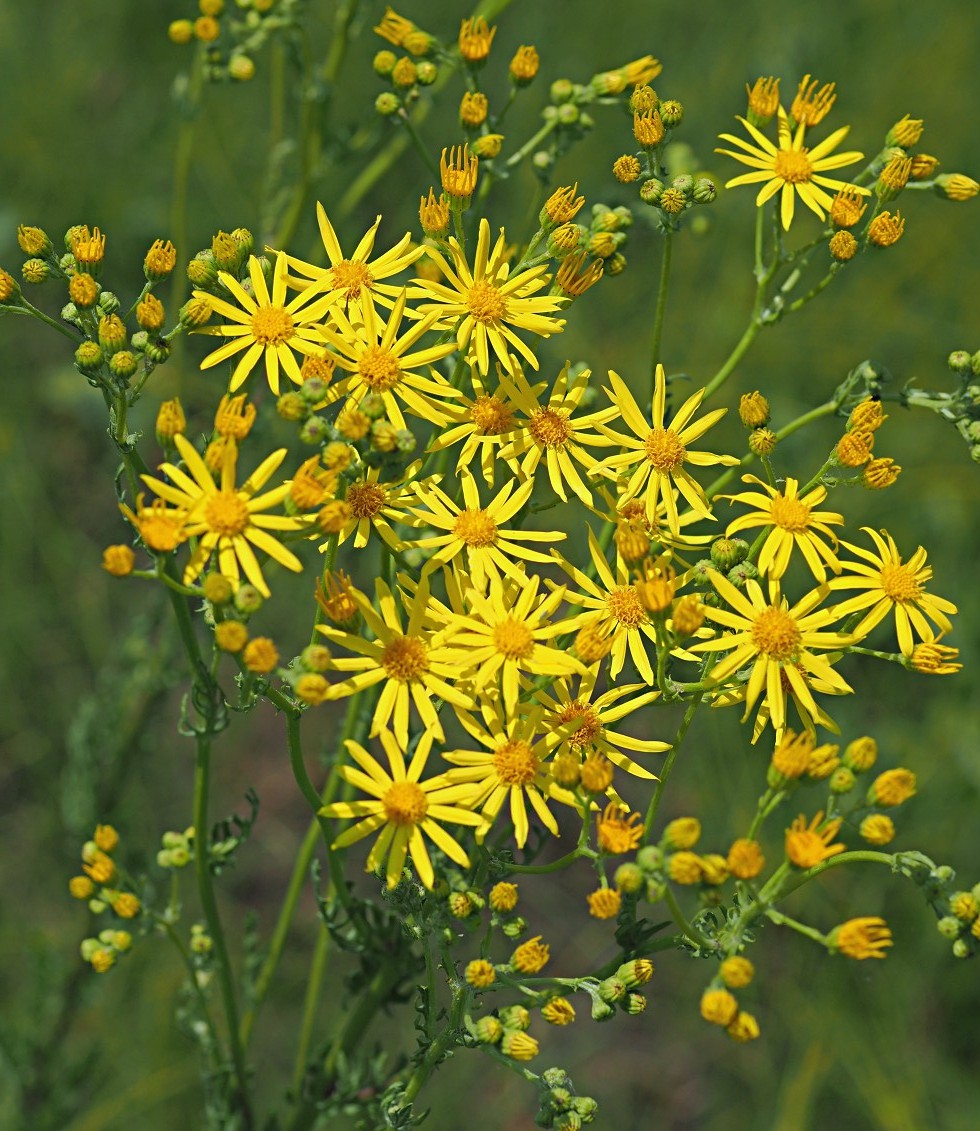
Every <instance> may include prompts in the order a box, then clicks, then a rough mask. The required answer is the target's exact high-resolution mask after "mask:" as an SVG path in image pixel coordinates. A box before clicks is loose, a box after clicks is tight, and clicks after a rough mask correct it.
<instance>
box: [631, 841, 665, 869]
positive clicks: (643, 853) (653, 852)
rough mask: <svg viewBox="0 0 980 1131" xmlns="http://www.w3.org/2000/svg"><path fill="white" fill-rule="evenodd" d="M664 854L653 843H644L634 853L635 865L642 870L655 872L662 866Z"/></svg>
mask: <svg viewBox="0 0 980 1131" xmlns="http://www.w3.org/2000/svg"><path fill="white" fill-rule="evenodd" d="M663 862H664V854H663V851H662V850H661V849H659V848H658V847H657V846H656V845H655V844H647V845H644V847H643V848H641V849H640V851H639V852H638V853H637V854H636V863H637V867H639V868H642V869H643V871H644V872H656V871H659V870H660V868H661V867H662V866H663Z"/></svg>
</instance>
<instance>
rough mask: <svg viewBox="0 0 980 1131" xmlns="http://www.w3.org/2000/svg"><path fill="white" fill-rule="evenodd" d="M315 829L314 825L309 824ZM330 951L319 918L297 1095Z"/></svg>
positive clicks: (297, 1068) (299, 1052) (305, 1003)
mask: <svg viewBox="0 0 980 1131" xmlns="http://www.w3.org/2000/svg"><path fill="white" fill-rule="evenodd" d="M311 828H312V829H313V830H314V831H315V826H311ZM329 953H330V932H329V931H328V930H327V926H326V924H325V923H324V922H323V921H322V920H321V922H320V929H319V931H318V932H317V936H316V946H315V947H314V950H313V959H312V961H311V962H310V973H309V976H308V978H307V982H306V994H305V995H304V997H303V1019H302V1021H301V1022H300V1029H299V1041H298V1042H297V1045H296V1059H295V1061H294V1062H293V1092H294V1093H295V1094H296V1095H299V1091H300V1088H301V1087H302V1085H303V1076H304V1074H305V1072H306V1062H307V1059H308V1058H309V1055H310V1042H311V1041H312V1039H313V1026H314V1025H315V1023H316V1012H317V1006H318V1005H319V1003H320V987H321V986H322V985H323V974H324V971H325V970H326V968H327V956H328V955H329Z"/></svg>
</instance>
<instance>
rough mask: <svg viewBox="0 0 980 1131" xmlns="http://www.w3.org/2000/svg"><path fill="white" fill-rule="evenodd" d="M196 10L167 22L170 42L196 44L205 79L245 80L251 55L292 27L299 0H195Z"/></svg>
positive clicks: (252, 69) (251, 67)
mask: <svg viewBox="0 0 980 1131" xmlns="http://www.w3.org/2000/svg"><path fill="white" fill-rule="evenodd" d="M197 8H198V13H197V15H196V16H195V17H194V18H193V19H191V18H184V19H177V20H173V21H171V23H170V26H169V27H168V29H167V34H168V36H169V37H170V41H171V42H172V43H176V44H178V46H186V45H187V44H189V43H197V44H199V45H200V46H201V49H202V52H203V58H204V67H203V75H204V78H205V79H206V80H207V81H208V82H228V81H233V82H248V81H249V79H251V78H254V77H255V62H254V60H255V58H256V56H257V55H258V54H259V52H260V51H261V50H262V48H263V47H264V46H265V44H266V42H267V41H268V40H269V39H270V38H271V37H272V36H273V35H275V34H276V33H277V32H282V31H284V30H288V29H289V28H291V27H293V26H294V25H295V24H296V22H297V16H298V15H300V9H301V8H302V0H235V3H234V5H232V4H231V3H229V2H228V0H198V3H197Z"/></svg>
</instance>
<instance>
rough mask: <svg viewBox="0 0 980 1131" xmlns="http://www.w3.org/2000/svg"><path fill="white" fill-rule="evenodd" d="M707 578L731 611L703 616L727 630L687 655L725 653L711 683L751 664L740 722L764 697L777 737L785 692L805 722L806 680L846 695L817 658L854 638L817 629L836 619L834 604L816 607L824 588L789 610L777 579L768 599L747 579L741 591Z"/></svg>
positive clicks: (812, 711)
mask: <svg viewBox="0 0 980 1131" xmlns="http://www.w3.org/2000/svg"><path fill="white" fill-rule="evenodd" d="M709 576H710V578H711V582H712V584H713V585H714V587H715V589H717V591H718V594H719V596H720V597H722V598H724V600H725V601H727V603H728V604H729V605H730V606H731V608H728V609H721V608H718V609H715V608H711V607H706V608H705V615H706V616H708V617H709V618H710V619H711V620H713V621H715V622H716V623H718V624H721V625H723V626H724V627H725V628H727V629H730V630H731V631H729V632H726V633H725V634H724V635H722V636H719V637H717V638H716V639H714V640H705V641H702V642H701V643H700V644H695V645H693V646H692V647H691V651H692V652H729V653H730V655H728V656H726V657H725V658H724V659H721V660H719V661H718V662H717V663H716V664H715V665H714V667H713V668H712V669H711V671H710V673H709V675H708V677H707V678H708V680H709V681H710V683H711V684H712V685H717V684H720V683H723V682H724V681H726V680H728V679H730V678H731V677H732V676H734V675H735V673H736V672H737V671H738V670H739V669H740V668H743V667H746V666H748V665H750V664H751V668H752V670H751V673H750V675H749V679H748V683H747V685H746V688H745V715H744V716H743V719H745V718H748V716H749V713H750V712H751V710H752V708H753V707H754V706H755V704H756V702H757V701H758V699H759V697H760V695H763V694H764V700H763V702H764V705H765V706H766V707H767V708H768V711H769V716H770V718H771V720H772V724H773V727H774V728H775V730H776V735H777V737H779V736H780V735H781V734H782V732H783V730H784V729H785V726H786V698H787V694H789V693H793V694H795V698H796V700H797V704H798V706H800V708H801V712H802V711H804V710H805V712H806V715H807V716H808V717H809V718H811V719H813V718H814V717H816V716H817V715H818V714H819V712H820V708H819V707H818V706H817V703H816V701H815V700H814V698H813V692H812V691H811V689H810V685H809V682H808V681H809V680H810V679H811V678H816V679H819V680H822V681H823V682H824V683H826V684H829V685H830V686H831V687H834V688H836V689H838V691H839V692H840V693H846V692H849V691H851V687H850V686H849V685H848V684H847V683H845V682H844V680H843V679H842V678H841V677H840V676H839V675H838V674H837V673H836V672H835V671H834V670H833V668H832V667H831V665H830V663H829V662H828V661H827V659H826V658H825V657H822V656H818V655H817V654H816V653H817V651H832V650H834V649H838V648H846V647H847V646H848V645H849V644H853V643H854V640H855V637H854V636H851V635H847V634H845V633H840V632H821V631H820V630H821V629H822V628H824V627H825V626H826V625H828V624H830V623H832V622H833V621H836V620H839V619H840V616H841V613H840V607H839V606H837V607H834V608H830V609H818V608H817V606H818V605H819V604H820V602H821V601H822V600H823V599H824V598H825V597H826V596H827V594H828V592H829V590H828V588H827V586H826V585H823V586H820V587H818V588H816V589H814V590H812V591H811V592H810V593H808V594H807V595H806V596H805V597H803V598H802V600H800V601H798V602H797V603H796V604H795V605H794V606H793V607H792V608H790V607H789V605H788V602H787V601H786V599H785V598H784V597H782V596H781V595H780V592H779V582H777V581H771V582H770V583H769V595H768V598H767V597H766V595H765V594H764V593H763V591H762V587H761V586H760V585H759V583H758V582H757V581H753V580H750V581H748V582H747V583H746V588H745V592H744V593H742V592H740V591H739V590H738V589H736V588H735V586H734V585H732V583H731V582H730V581H729V580H728V579H727V578H725V577H722V575H721V574H720V573H717V572H715V571H714V570H710V571H709ZM784 679H785V681H786V682H785V684H784Z"/></svg>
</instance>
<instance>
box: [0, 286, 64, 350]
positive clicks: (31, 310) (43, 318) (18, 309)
mask: <svg viewBox="0 0 980 1131" xmlns="http://www.w3.org/2000/svg"><path fill="white" fill-rule="evenodd" d="M21 303H22V304H23V305H21V306H8V307H7V312H8V313H10V314H27V315H30V317H32V318H36V319H37V320H38V321H39V322H43V323H44V324H45V326H50V327H51V328H52V330H57V331H58V333H59V334H64V335H65V337H66V338H70V339H71V341H72V343H73V344H74V345H78V342H79V335H78V331H77V330H71V329H69V327H67V326H66V325H65V324H64V323H63V322H56V321H55V319H53V318H51V317H49V315H47V314H45V313H44V311H43V310H38V308H37V307H36V306H35V305H34V304H33V303H31V302H28V301H27V299H26V298H24V297H23V295H22V296H21Z"/></svg>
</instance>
